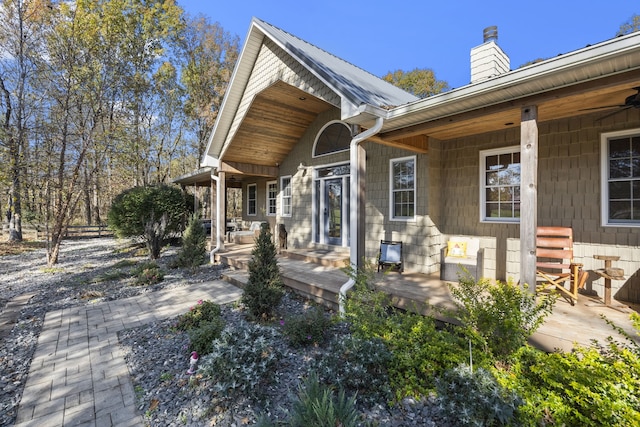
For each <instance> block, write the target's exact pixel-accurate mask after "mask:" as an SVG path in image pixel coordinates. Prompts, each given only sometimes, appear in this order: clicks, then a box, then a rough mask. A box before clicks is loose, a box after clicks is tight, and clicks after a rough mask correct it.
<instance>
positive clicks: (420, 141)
mask: <svg viewBox="0 0 640 427" xmlns="http://www.w3.org/2000/svg"><path fill="white" fill-rule="evenodd" d="M367 141H371V142H375V143H376V144H381V145H386V146H388V147H394V148H402V149H403V150H409V151H413V152H416V153H423V154H424V153H426V152H427V151H428V150H429V137H427V136H426V135H415V136H410V137H407V138H402V139H399V140H396V141H392V140H390V139H386V138H381V137H379V136H378V135H374V136H372V137H370V138H367Z"/></svg>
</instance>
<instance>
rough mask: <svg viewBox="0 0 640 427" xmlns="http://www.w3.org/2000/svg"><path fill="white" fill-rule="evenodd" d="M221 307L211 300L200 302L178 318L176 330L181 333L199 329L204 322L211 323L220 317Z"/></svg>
mask: <svg viewBox="0 0 640 427" xmlns="http://www.w3.org/2000/svg"><path fill="white" fill-rule="evenodd" d="M221 312H222V311H221V309H220V306H219V305H218V304H216V303H214V302H212V301H209V300H198V302H197V303H196V305H194V306H193V307H191V308H190V309H189V311H187V312H186V313H184V314H182V315H180V316H178V320H177V322H176V328H178V329H179V330H181V331H186V330H189V329H193V328H197V327H198V326H200V324H201V323H203V322H211V321H213V320H215V319H218V318H219V317H220V313H221Z"/></svg>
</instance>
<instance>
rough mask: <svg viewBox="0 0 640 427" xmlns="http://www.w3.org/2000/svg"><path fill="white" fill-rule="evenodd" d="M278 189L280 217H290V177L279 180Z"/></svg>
mask: <svg viewBox="0 0 640 427" xmlns="http://www.w3.org/2000/svg"><path fill="white" fill-rule="evenodd" d="M280 188H281V189H282V200H281V202H282V209H281V211H280V214H281V215H282V216H291V177H290V176H283V177H282V178H280Z"/></svg>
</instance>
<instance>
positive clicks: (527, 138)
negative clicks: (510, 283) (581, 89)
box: [520, 105, 538, 293]
mask: <svg viewBox="0 0 640 427" xmlns="http://www.w3.org/2000/svg"><path fill="white" fill-rule="evenodd" d="M520 167H521V171H520V284H521V286H525V284H526V285H527V286H528V289H529V291H530V292H531V293H535V291H536V229H537V226H538V107H537V106H535V105H532V106H526V107H523V108H522V111H521V123H520Z"/></svg>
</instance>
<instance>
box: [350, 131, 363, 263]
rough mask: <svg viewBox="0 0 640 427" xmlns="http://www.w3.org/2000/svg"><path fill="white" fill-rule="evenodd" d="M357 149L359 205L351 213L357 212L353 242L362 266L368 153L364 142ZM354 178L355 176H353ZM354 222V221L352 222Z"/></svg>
mask: <svg viewBox="0 0 640 427" xmlns="http://www.w3.org/2000/svg"><path fill="white" fill-rule="evenodd" d="M356 150H357V155H356V158H357V162H358V163H357V166H356V167H357V169H358V194H357V199H358V206H357V207H356V209H354V207H353V206H352V207H351V214H352V215H353V214H354V213H355V214H356V218H357V227H358V231H357V233H356V236H358V241H357V242H351V244H352V245H353V244H354V243H355V244H356V253H357V257H358V258H357V259H358V263H357V264H358V268H360V267H362V260H363V259H364V245H365V237H366V236H365V226H364V225H365V224H366V215H365V207H366V206H365V194H366V188H367V153H366V151H365V149H364V147H363V146H362V144H358V145H357V146H356ZM351 179H353V177H352V178H351ZM352 224H353V222H352ZM351 235H352V236H353V233H351Z"/></svg>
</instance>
